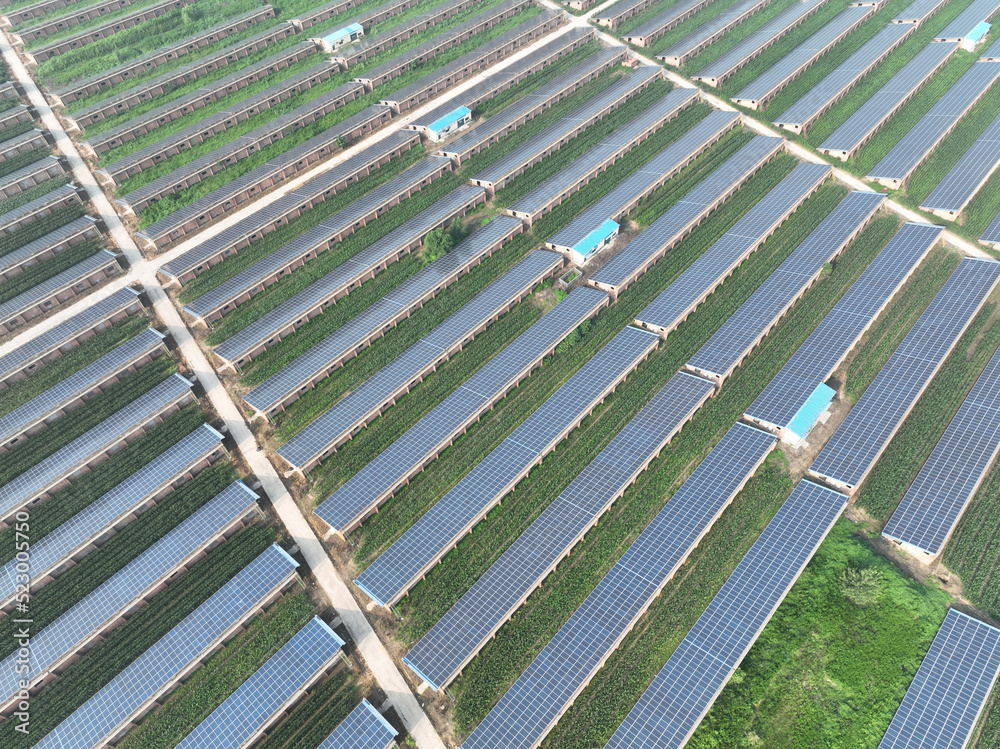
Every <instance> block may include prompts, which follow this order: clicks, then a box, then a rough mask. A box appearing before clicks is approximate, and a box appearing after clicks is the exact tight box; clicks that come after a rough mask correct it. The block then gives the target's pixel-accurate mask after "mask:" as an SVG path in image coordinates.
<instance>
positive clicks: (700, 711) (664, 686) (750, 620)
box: [606, 480, 847, 749]
mask: <svg viewBox="0 0 1000 749" xmlns="http://www.w3.org/2000/svg"><path fill="white" fill-rule="evenodd" d="M846 506H847V497H845V496H844V495H843V494H839V493H837V492H835V491H832V490H830V489H827V488H825V487H823V486H820V485H819V484H814V483H812V482H810V481H806V480H803V481H800V482H799V484H798V486H796V487H795V489H794V490H793V491H792V494H791V496H789V498H788V499H787V500H785V503H784V504H783V505H782V506H781V509H779V510H778V513H777V514H776V515H775V516H774V518H773V519H772V520H771V522H770V523H768V524H767V527H766V528H765V529H764V532H763V533H761V535H760V537H759V538H758V539H757V540H756V541H755V542H754V545H753V546H752V547H751V548H750V551H748V552H747V554H746V556H744V557H743V559H742V560H741V561H740V563H739V565H738V566H737V567H736V569H735V570H734V571H733V574H732V575H730V576H729V579H728V580H726V583H725V585H723V586H722V589H721V590H720V591H719V592H718V593H717V594H716V596H715V598H713V599H712V602H711V603H710V604H709V605H708V608H707V609H706V610H705V612H704V613H703V614H702V615H701V616H700V617H699V618H698V621H697V622H695V625H694V627H692V628H691V630H690V631H689V632H688V633H687V635H686V636H685V637H684V639H683V640H682V641H681V644H680V645H679V646H678V647H677V649H676V650H675V651H674V653H673V655H671V656H670V658H669V660H667V663H666V665H665V666H664V667H663V669H662V670H661V671H660V672H659V673H658V674H657V675H656V677H655V678H654V679H653V682H652V683H651V684H650V685H649V687H648V688H647V689H646V691H645V692H644V693H643V695H642V696H641V697H640V698H639V701H638V702H637V703H636V705H635V707H633V708H632V710H631V712H629V714H628V716H627V717H626V718H625V721H624V722H623V723H622V724H621V726H619V727H618V730H617V731H615V733H614V735H613V736H612V737H611V740H610V741H609V742H608V743H607V745H606V746H607V749H626V747H627V748H628V749H639V747H658V749H667V747H677V748H678V749H679V747H682V746H684V744H685V743H686V742H687V740H688V739H689V738H690V736H691V734H692V733H694V730H695V729H696V728H697V727H698V724H699V723H700V722H701V719H702V718H703V717H704V715H705V713H707V712H708V709H709V708H710V707H711V706H712V703H713V702H715V698H716V697H717V696H718V695H719V692H721V691H722V688H723V687H724V686H725V685H726V682H727V681H729V678H730V677H731V676H732V675H733V672H734V671H736V667H737V666H738V665H739V664H740V661H741V660H743V657H744V656H745V655H746V654H747V652H748V651H749V650H750V647H751V646H752V645H753V643H754V641H755V640H756V639H757V637H758V636H759V635H760V633H761V631H762V630H763V629H764V626H765V625H766V624H767V622H768V620H769V619H770V618H771V616H772V615H773V614H774V612H775V610H777V608H778V605H779V604H780V603H781V601H782V600H783V599H784V597H785V595H787V593H788V591H789V590H790V589H791V587H792V585H793V584H794V583H795V580H796V579H797V578H798V576H799V575H800V574H801V573H802V570H803V569H805V566H806V564H808V563H809V560H810V559H811V558H812V555H813V554H815V553H816V549H817V548H818V547H819V545H820V543H821V542H822V541H823V539H824V538H825V537H826V534H827V533H829V531H830V528H832V527H833V524H834V523H835V522H836V520H837V518H838V517H840V513H842V512H843V511H844V508H845V507H846Z"/></svg>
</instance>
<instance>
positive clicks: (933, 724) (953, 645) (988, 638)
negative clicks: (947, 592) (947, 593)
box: [879, 609, 1000, 749]
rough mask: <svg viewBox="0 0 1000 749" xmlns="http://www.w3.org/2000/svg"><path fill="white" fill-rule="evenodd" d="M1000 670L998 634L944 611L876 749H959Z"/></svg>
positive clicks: (954, 611)
mask: <svg viewBox="0 0 1000 749" xmlns="http://www.w3.org/2000/svg"><path fill="white" fill-rule="evenodd" d="M998 672H1000V630H998V629H997V628H996V627H991V626H990V625H989V624H986V623H985V622H981V621H979V620H978V619H973V618H972V617H971V616H969V615H968V614H963V613H962V612H961V611H959V610H958V609H948V615H947V616H946V617H945V618H944V622H943V623H942V624H941V629H939V630H938V633H937V634H936V635H935V636H934V642H932V643H931V647H930V650H928V651H927V655H925V656H924V660H923V661H922V662H921V664H920V668H918V669H917V673H916V675H915V676H914V677H913V681H912V682H910V686H909V688H907V690H906V695H905V696H904V697H903V702H902V704H901V705H900V706H899V709H898V710H897V711H896V714H895V715H894V716H893V718H892V723H890V724H889V729H888V730H887V731H886V733H885V736H884V737H883V738H882V742H881V743H880V744H879V749H918V748H919V749H964V747H965V746H966V745H967V744H968V743H969V739H971V738H972V733H973V730H974V729H975V727H976V723H977V721H978V720H979V715H980V714H981V713H982V711H983V707H984V706H985V704H986V700H987V699H988V698H989V696H990V691H991V690H992V689H993V685H994V684H995V683H996V680H997V673H998Z"/></svg>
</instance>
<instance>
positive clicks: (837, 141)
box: [819, 42, 958, 159]
mask: <svg viewBox="0 0 1000 749" xmlns="http://www.w3.org/2000/svg"><path fill="white" fill-rule="evenodd" d="M957 49H958V43H957V42H937V43H934V44H928V45H927V46H926V47H924V48H923V49H922V50H921V51H920V52H918V53H917V54H916V55H915V56H914V57H913V59H912V60H910V61H909V62H908V63H906V65H904V66H903V68H902V70H900V71H899V72H898V73H896V75H894V76H893V77H892V78H891V79H890V80H889V82H888V83H886V84H885V85H884V86H882V88H880V89H879V90H878V91H877V92H875V93H874V94H873V95H872V96H871V97H869V98H868V99H867V100H866V101H865V103H864V104H862V105H861V107H860V108H859V109H858V110H857V111H856V112H855V113H854V114H852V115H851V116H850V117H848V118H847V121H846V122H844V124H843V125H841V126H840V127H838V128H837V129H836V130H835V131H834V132H833V133H832V134H831V135H830V137H828V138H827V139H826V140H824V141H823V143H822V144H821V145H820V146H819V151H820V152H821V153H826V154H830V155H832V156H837V157H838V158H842V159H846V158H849V157H850V156H852V155H853V154H854V153H855V152H856V151H857V150H858V149H859V148H861V146H862V145H864V143H865V142H866V141H867V140H868V139H869V138H871V137H872V135H874V134H875V131H876V130H878V129H879V128H880V127H882V125H884V124H885V122H886V120H888V119H889V118H890V117H892V115H893V114H895V113H896V111H897V110H898V109H899V108H900V107H901V106H903V104H905V103H906V102H907V100H908V99H909V98H910V97H911V96H913V94H915V93H916V92H917V89H919V88H920V87H921V86H923V85H924V83H925V82H926V81H927V79H928V78H930V77H931V76H932V75H934V73H935V72H936V71H937V70H938V69H939V68H940V67H941V66H942V65H944V64H945V62H947V61H948V58H949V57H951V56H952V55H953V54H954V53H955V50H957Z"/></svg>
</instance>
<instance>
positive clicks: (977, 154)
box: [920, 63, 1000, 218]
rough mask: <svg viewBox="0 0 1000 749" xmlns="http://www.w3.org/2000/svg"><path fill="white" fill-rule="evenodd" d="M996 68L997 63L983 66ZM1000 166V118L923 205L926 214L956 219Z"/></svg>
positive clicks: (978, 139)
mask: <svg viewBox="0 0 1000 749" xmlns="http://www.w3.org/2000/svg"><path fill="white" fill-rule="evenodd" d="M981 64H984V65H992V64H994V63H981ZM998 166H1000V116H998V117H997V118H996V119H995V120H993V122H991V123H990V124H989V126H988V127H987V128H986V130H984V131H983V134H982V135H980V136H979V138H977V139H976V142H975V143H973V144H972V147H971V148H969V150H968V151H966V152H965V155H964V156H963V157H962V158H961V159H959V160H958V163H957V164H955V166H953V167H952V168H951V170H950V171H949V172H948V173H947V174H946V175H945V177H944V179H943V180H941V182H940V183H939V184H938V186H937V187H935V188H934V190H933V191H932V192H931V194H930V195H928V196H927V199H926V200H924V202H923V203H921V204H920V208H921V209H923V210H925V211H935V212H938V213H947V214H948V216H947V218H955V217H956V216H957V214H959V213H961V211H962V209H963V208H965V206H966V205H968V203H969V201H970V200H972V198H973V196H974V195H975V194H976V193H977V192H979V190H980V189H981V188H982V186H983V185H984V184H986V180H988V179H989V178H990V175H991V174H993V172H995V171H996V169H997V167H998Z"/></svg>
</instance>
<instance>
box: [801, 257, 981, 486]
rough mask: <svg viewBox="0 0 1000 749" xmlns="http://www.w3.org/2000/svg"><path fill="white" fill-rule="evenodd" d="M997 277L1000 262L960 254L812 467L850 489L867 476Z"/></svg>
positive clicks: (824, 476) (818, 472) (828, 478)
mask: <svg viewBox="0 0 1000 749" xmlns="http://www.w3.org/2000/svg"><path fill="white" fill-rule="evenodd" d="M998 281H1000V263H998V262H996V261H993V260H979V259H977V258H971V257H967V258H965V259H964V260H962V263H961V264H960V265H959V266H958V268H957V270H956V271H955V272H954V273H953V274H952V275H951V277H950V278H949V279H948V281H947V282H946V283H945V285H944V286H943V287H942V288H941V290H940V291H939V292H938V293H937V295H936V296H935V297H934V299H933V300H932V301H931V303H930V304H929V305H928V307H927V309H925V310H924V312H923V314H922V315H921V316H920V318H919V319H918V320H917V322H916V323H915V324H914V326H913V327H912V328H911V329H910V332H909V333H907V334H906V337H905V338H904V339H903V341H902V343H900V345H899V347H898V348H897V349H896V351H895V353H893V355H892V356H891V357H890V358H889V361H887V362H886V363H885V365H884V366H883V367H882V369H881V371H879V373H878V375H877V376H876V377H875V380H874V381H873V382H872V384H871V385H869V386H868V389H867V390H866V391H865V393H864V395H862V396H861V398H860V399H859V400H858V402H857V403H856V404H855V405H854V408H852V409H851V412H850V413H849V414H848V415H847V419H845V420H844V422H843V423H842V424H841V425H840V427H838V429H837V431H836V432H835V433H834V435H833V437H831V438H830V440H829V442H827V443H826V447H824V448H823V451H822V452H820V454H819V456H817V458H816V460H815V461H814V462H813V464H812V467H811V468H810V469H809V472H810V473H812V474H813V475H815V476H818V477H820V478H824V479H827V480H829V481H832V482H836V483H837V484H839V485H841V486H845V487H847V488H849V489H852V488H855V487H857V486H858V485H860V484H861V482H862V481H864V478H865V476H867V475H868V471H870V470H871V467H872V466H873V465H874V464H875V461H876V460H878V458H879V456H880V455H881V454H882V451H883V450H885V448H886V445H888V444H889V441H890V440H891V439H892V438H893V436H894V435H895V434H896V431H897V430H898V429H899V426H900V425H901V424H902V423H903V420H904V419H905V418H906V416H907V414H909V412H910V409H911V408H912V407H913V404H914V403H916V401H917V399H918V398H919V397H920V395H921V394H922V393H923V391H924V389H925V388H926V387H927V384H928V383H929V382H930V380H931V378H932V377H933V376H934V375H935V374H936V373H937V371H938V369H940V367H941V365H942V364H943V363H944V360H945V358H947V356H948V354H950V353H951V351H952V349H953V348H954V347H955V344H956V343H957V342H958V339H959V337H960V336H961V335H962V333H963V331H964V330H965V329H966V327H968V325H969V323H970V322H972V318H973V317H975V315H976V313H977V312H978V311H979V309H980V307H982V305H983V303H984V302H985V300H986V297H987V296H988V295H989V294H990V292H991V291H992V290H993V289H994V288H996V285H997V282H998Z"/></svg>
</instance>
